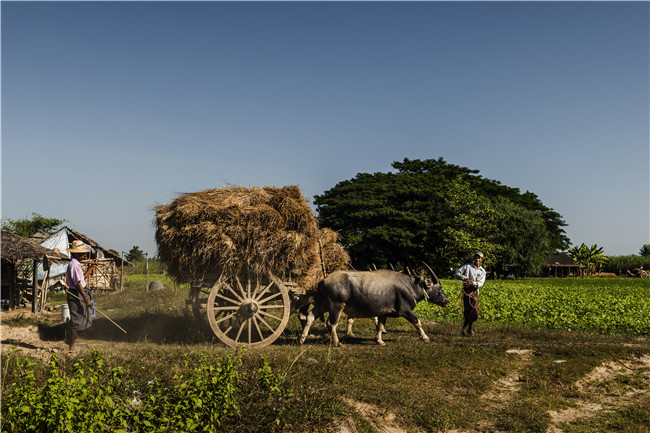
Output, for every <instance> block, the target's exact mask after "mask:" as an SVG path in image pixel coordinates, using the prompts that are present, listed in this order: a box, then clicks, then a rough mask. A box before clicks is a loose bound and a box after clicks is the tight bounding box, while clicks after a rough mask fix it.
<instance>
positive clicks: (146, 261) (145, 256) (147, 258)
mask: <svg viewBox="0 0 650 433" xmlns="http://www.w3.org/2000/svg"><path fill="white" fill-rule="evenodd" d="M144 261H145V266H146V268H147V286H146V287H145V290H146V291H147V292H148V291H149V253H144Z"/></svg>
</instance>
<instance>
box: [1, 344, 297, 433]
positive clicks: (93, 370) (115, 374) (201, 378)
mask: <svg viewBox="0 0 650 433" xmlns="http://www.w3.org/2000/svg"><path fill="white" fill-rule="evenodd" d="M240 364H241V359H240V357H239V356H228V357H226V358H225V359H223V360H217V361H214V360H208V359H207V357H206V356H205V355H203V354H202V355H200V356H199V358H198V359H197V360H194V361H192V360H190V358H189V357H186V358H185V362H184V366H183V367H182V368H178V367H177V368H176V369H175V370H174V372H173V374H172V377H171V382H170V383H165V382H164V381H163V380H160V379H154V380H152V381H149V382H148V383H147V385H146V388H142V386H140V387H139V388H140V389H136V387H135V385H134V384H133V382H132V381H130V380H128V379H126V378H125V377H124V373H123V369H122V368H121V367H114V368H112V369H111V370H110V372H108V373H107V372H106V371H105V370H106V368H105V362H104V360H103V359H102V357H101V355H100V354H99V353H98V352H97V351H91V353H90V355H89V356H88V357H86V358H81V359H80V360H78V361H76V362H75V363H74V364H73V366H72V372H71V373H70V374H66V373H65V372H64V368H63V366H61V365H60V364H59V361H58V359H57V357H56V355H53V356H52V358H51V360H50V365H49V370H47V371H43V368H39V364H38V363H36V362H34V361H31V360H29V359H27V358H23V357H17V356H15V357H14V356H10V357H9V359H7V357H3V370H4V371H5V372H6V374H5V377H4V378H3V379H4V380H3V383H2V432H41V431H43V432H44V431H47V432H52V433H56V432H68V431H83V432H87V433H95V432H97V433H100V432H101V433H103V432H105V431H113V432H117V433H119V432H127V431H128V432H133V431H138V432H140V431H142V432H150V431H187V432H198V431H215V429H216V428H217V427H218V426H219V425H220V423H221V420H222V419H223V418H224V417H225V416H230V417H237V416H238V399H239V398H242V393H241V390H240V388H241V381H242V378H244V377H245V376H246V375H244V374H242V373H241V372H240V371H239V366H240ZM261 372H263V374H261V376H260V377H261V383H262V384H263V385H264V389H262V391H261V392H262V393H266V394H268V395H276V394H279V395H282V396H285V397H286V396H290V395H291V394H292V392H291V390H284V389H281V387H280V383H279V382H278V381H277V378H278V377H280V376H279V375H277V374H276V373H274V372H273V371H272V370H271V369H270V367H269V366H268V364H264V365H263V366H262V368H261V369H260V373H261ZM257 380H259V379H256V381H257ZM141 385H142V384H141Z"/></svg>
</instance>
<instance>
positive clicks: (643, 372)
mask: <svg viewBox="0 0 650 433" xmlns="http://www.w3.org/2000/svg"><path fill="white" fill-rule="evenodd" d="M574 386H575V388H576V389H577V391H578V392H579V393H580V394H581V395H584V396H585V398H581V399H579V398H576V399H572V401H571V403H573V404H574V405H575V407H572V408H569V409H564V410H561V411H558V412H556V411H550V412H549V414H550V415H551V427H550V428H549V430H548V432H549V433H561V432H562V431H563V430H562V424H566V423H571V422H574V421H577V420H580V419H586V418H590V417H594V416H596V415H598V414H600V413H602V412H603V411H611V410H615V409H618V408H623V407H629V406H631V405H632V404H634V401H635V400H636V399H637V398H639V397H640V396H643V395H648V394H650V355H645V356H643V357H641V358H639V359H634V360H622V361H614V362H607V363H603V364H601V365H600V366H598V367H596V368H594V369H593V370H592V371H591V372H590V373H589V374H587V375H586V376H585V377H583V378H582V379H580V380H579V381H577V382H576V383H575V385H574ZM640 387H641V388H640ZM587 396H588V400H587Z"/></svg>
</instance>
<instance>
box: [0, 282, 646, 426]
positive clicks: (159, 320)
mask: <svg viewBox="0 0 650 433" xmlns="http://www.w3.org/2000/svg"><path fill="white" fill-rule="evenodd" d="M150 279H151V280H153V279H160V280H161V281H163V283H164V284H165V286H166V287H167V288H166V289H164V290H159V291H154V292H147V291H145V290H144V287H145V278H144V277H143V276H141V275H133V276H128V278H127V279H126V280H125V285H124V287H125V289H124V291H123V292H118V293H103V294H102V293H98V294H96V296H95V302H96V304H97V306H98V308H101V309H102V311H104V312H106V313H107V314H109V315H110V316H111V318H112V319H114V320H115V321H117V322H118V323H119V324H120V325H121V326H122V327H124V328H125V329H126V330H127V331H128V334H124V333H123V332H121V331H119V330H118V329H117V328H116V327H115V326H114V325H113V324H112V323H110V322H109V321H108V320H106V319H105V318H103V317H98V318H97V320H96V322H95V323H94V325H93V327H92V328H91V329H90V330H88V331H87V332H84V333H83V335H82V336H81V337H80V338H81V344H82V347H85V349H84V350H83V351H82V353H80V354H78V355H67V354H65V353H60V354H59V355H57V357H56V358H52V359H51V363H50V364H49V365H48V363H47V362H46V361H43V360H42V359H33V360H29V359H27V358H24V357H23V354H24V353H25V352H24V351H28V352H27V353H34V352H29V350H31V349H33V348H34V347H32V346H31V345H20V344H18V345H17V346H16V347H15V349H10V352H9V353H6V352H5V353H4V354H3V357H2V364H1V370H2V379H3V380H2V421H1V422H2V425H1V428H0V429H1V431H3V432H4V431H7V432H26V431H52V432H59V431H60V432H65V431H85V432H88V433H95V432H97V433H99V432H103V431H115V432H119V431H123V432H150V431H161V432H163V431H164V432H173V431H209V432H231V431H237V432H242V433H249V432H250V433H253V432H255V433H258V432H273V433H276V432H277V433H280V432H295V433H304V432H319V433H325V432H327V433H330V432H331V433H340V432H342V431H355V432H358V433H377V432H379V431H387V430H386V429H387V428H391V429H392V430H390V431H396V432H410V431H417V432H424V431H426V432H472V433H475V432H482V433H483V432H484V433H488V432H495V431H504V432H506V431H507V432H521V433H524V432H526V433H529V432H540V433H546V432H548V431H557V430H555V429H559V430H561V431H564V432H565V433H587V432H592V431H599V432H606V433H610V432H611V433H614V432H617V433H618V432H621V431H623V432H647V431H648V430H647V426H648V425H650V340H649V339H648V338H647V335H648V332H649V325H648V320H647V316H648V312H649V311H648V302H646V301H645V300H646V297H647V295H648V294H649V289H650V281H648V280H641V279H632V278H618V279H595V278H589V279H587V278H585V279H524V280H517V281H504V280H492V281H487V282H486V284H485V286H484V287H483V288H482V289H481V293H480V300H481V305H480V309H481V316H482V317H481V319H480V320H479V322H477V325H478V326H477V328H478V329H477V330H478V336H476V337H473V338H468V337H461V336H460V335H459V331H460V325H459V324H458V320H459V318H460V317H459V316H460V302H459V301H458V294H459V291H460V283H459V282H458V281H452V280H444V281H443V282H442V283H443V288H444V289H445V291H446V292H447V294H448V295H449V297H450V298H451V300H452V307H450V308H447V309H442V308H441V307H438V306H434V305H427V304H426V303H424V302H422V303H420V304H419V305H418V307H417V312H418V314H419V316H420V318H421V319H422V321H423V324H424V328H425V330H426V332H427V334H428V335H429V337H430V338H431V344H424V343H423V342H422V341H420V340H419V339H418V338H417V335H416V332H415V330H414V328H413V326H412V325H411V324H410V323H408V322H407V321H406V320H405V319H389V321H388V323H387V330H388V334H386V335H385V336H384V341H385V342H386V346H383V347H379V346H377V345H376V344H375V342H374V337H375V330H374V325H373V323H372V322H371V321H370V320H368V319H364V320H358V321H357V322H355V325H354V326H355V334H356V337H347V336H344V335H343V334H344V330H343V329H341V332H340V335H341V336H342V342H343V343H344V346H343V347H340V348H335V347H332V346H331V345H330V342H329V338H328V335H327V330H326V329H325V327H324V326H323V324H322V323H320V322H319V323H317V324H315V325H314V327H313V328H312V330H313V331H314V334H315V337H314V338H310V339H309V340H308V341H307V342H306V344H304V345H303V346H300V345H298V343H297V337H298V335H299V333H300V324H299V322H298V320H297V317H296V316H295V315H294V316H292V318H291V320H290V322H289V326H288V327H287V329H286V330H285V332H284V333H283V335H282V336H280V338H278V340H276V342H275V343H274V344H272V345H270V346H268V347H264V348H260V349H255V350H252V349H251V350H234V349H232V348H228V347H225V346H224V345H223V344H220V343H219V342H218V341H217V340H216V338H215V336H214V335H213V334H212V333H211V330H210V329H209V326H207V323H202V322H201V321H197V320H196V319H195V318H194V317H193V315H192V313H191V312H190V311H189V310H188V308H187V307H186V305H185V302H184V300H185V299H186V298H187V287H186V286H177V287H174V285H173V284H172V283H171V281H170V280H168V279H166V278H165V277H163V276H162V275H152V276H151V277H150ZM48 300H50V301H51V302H52V303H53V304H60V303H63V302H64V298H63V296H62V295H53V296H52V297H49V298H48ZM204 322H207V321H204ZM3 324H4V325H9V326H14V327H24V326H27V325H30V324H34V319H33V318H30V317H16V318H14V319H9V318H6V319H5V318H3ZM37 325H38V327H39V329H40V330H41V331H42V333H43V335H49V337H48V338H49V339H50V341H60V342H61V343H60V345H61V346H63V342H62V339H63V332H62V327H63V326H64V325H62V324H61V323H59V322H58V320H57V315H56V314H54V315H53V317H52V318H50V319H47V318H42V319H39V321H38V323H37ZM340 328H343V326H341V327H340ZM576 331H578V332H576ZM11 344H13V343H8V345H11ZM35 344H36V345H38V344H37V343H35ZM4 345H5V343H3V346H4ZM11 350H13V351H11ZM594 372H600V373H602V372H604V373H605V374H604V375H603V374H600V375H599V376H596V375H595V374H594ZM78 407H84V408H85V409H84V410H82V411H78V410H76V408H78ZM559 415H561V416H559ZM387 426H388V427H387Z"/></svg>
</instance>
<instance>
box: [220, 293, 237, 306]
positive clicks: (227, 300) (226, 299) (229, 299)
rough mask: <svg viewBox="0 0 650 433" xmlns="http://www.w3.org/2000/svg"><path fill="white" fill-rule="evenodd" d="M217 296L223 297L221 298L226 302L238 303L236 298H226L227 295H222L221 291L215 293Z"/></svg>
mask: <svg viewBox="0 0 650 433" xmlns="http://www.w3.org/2000/svg"><path fill="white" fill-rule="evenodd" d="M217 296H218V297H219V298H221V299H223V300H224V301H226V302H230V303H231V304H234V305H239V302H238V301H236V300H234V299H231V298H228V297H226V296H223V295H222V294H221V293H217Z"/></svg>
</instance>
